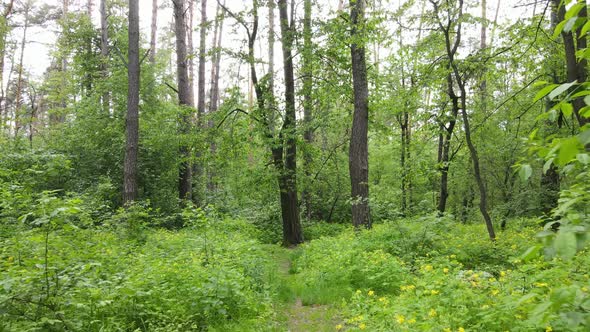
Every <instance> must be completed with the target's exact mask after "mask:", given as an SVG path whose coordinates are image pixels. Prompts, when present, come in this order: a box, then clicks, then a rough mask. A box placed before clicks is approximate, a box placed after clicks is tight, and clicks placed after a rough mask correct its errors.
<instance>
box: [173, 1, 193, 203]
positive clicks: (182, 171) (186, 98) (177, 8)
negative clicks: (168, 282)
mask: <svg viewBox="0 0 590 332" xmlns="http://www.w3.org/2000/svg"><path fill="white" fill-rule="evenodd" d="M172 3H173V5H174V30H175V33H176V70H177V85H178V103H179V105H180V107H181V108H182V111H181V112H182V114H181V116H180V133H181V134H182V136H184V137H183V138H182V140H183V141H185V140H186V136H187V135H188V134H189V132H190V127H191V113H192V112H191V109H192V108H193V107H194V103H193V99H192V94H191V92H190V82H189V76H188V57H187V46H186V25H185V13H186V10H185V2H184V0H173V1H172ZM180 158H181V162H180V167H179V183H178V192H179V198H180V199H181V200H190V199H191V195H192V167H191V162H190V149H189V146H188V144H186V143H185V142H182V143H181V144H180Z"/></svg>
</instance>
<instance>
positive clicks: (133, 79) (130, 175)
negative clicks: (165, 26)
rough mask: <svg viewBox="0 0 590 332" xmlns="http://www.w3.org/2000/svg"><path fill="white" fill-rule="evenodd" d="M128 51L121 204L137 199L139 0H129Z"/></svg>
mask: <svg viewBox="0 0 590 332" xmlns="http://www.w3.org/2000/svg"><path fill="white" fill-rule="evenodd" d="M128 35H129V51H128V61H127V63H128V67H127V77H128V80H129V83H128V90H127V117H126V121H125V131H126V137H127V140H126V144H125V166H124V185H123V204H124V205H128V204H129V203H131V202H133V201H135V200H137V196H138V194H137V193H138V188H137V187H138V186H137V170H138V165H137V155H138V150H139V70H140V68H139V0H129V32H128Z"/></svg>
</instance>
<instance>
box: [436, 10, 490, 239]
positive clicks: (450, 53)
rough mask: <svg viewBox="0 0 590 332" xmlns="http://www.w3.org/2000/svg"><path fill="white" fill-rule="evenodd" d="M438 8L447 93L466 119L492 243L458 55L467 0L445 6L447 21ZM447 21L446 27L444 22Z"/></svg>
mask: <svg viewBox="0 0 590 332" xmlns="http://www.w3.org/2000/svg"><path fill="white" fill-rule="evenodd" d="M430 2H431V3H432V5H433V7H434V14H435V16H436V21H437V23H438V26H439V29H440V31H441V32H442V33H443V35H444V38H445V48H446V53H447V54H446V56H447V61H448V66H447V69H448V70H449V73H448V74H447V93H448V95H449V98H451V101H452V104H453V105H452V107H453V113H454V112H459V111H460V112H461V116H462V119H463V129H464V131H465V141H466V142H467V147H468V148H469V154H470V157H471V161H472V163H473V173H474V177H475V181H476V183H477V186H478V188H479V210H480V212H481V214H482V216H483V218H484V221H485V224H486V228H487V230H488V235H489V237H490V239H491V240H494V239H495V238H496V235H495V232H494V226H493V224H492V220H491V217H490V215H489V212H488V207H487V191H486V188H485V184H484V180H483V177H482V175H481V168H480V162H479V156H478V154H477V150H476V148H475V145H474V144H473V140H472V137H471V127H470V124H469V116H468V115H467V88H466V81H465V75H464V73H461V71H460V69H459V65H458V64H457V59H456V53H457V50H458V48H459V44H460V43H461V33H462V30H461V26H462V20H463V0H458V2H457V3H456V4H453V5H450V4H449V3H446V4H445V9H446V17H447V18H446V19H443V18H441V16H440V15H441V7H440V5H439V3H438V2H437V1H435V0H430ZM445 21H446V25H445V24H444V23H443V22H445ZM455 86H457V87H458V88H459V94H457V93H456V92H455Z"/></svg>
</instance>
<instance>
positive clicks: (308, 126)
mask: <svg viewBox="0 0 590 332" xmlns="http://www.w3.org/2000/svg"><path fill="white" fill-rule="evenodd" d="M303 7H304V10H303V11H304V14H303V91H302V92H303V126H304V132H303V139H304V140H305V143H306V144H307V146H306V147H305V149H304V150H303V170H304V172H305V177H306V179H307V180H308V183H309V182H311V181H310V180H311V165H312V162H313V157H312V154H311V148H312V144H313V128H312V123H311V122H312V117H313V109H312V108H313V100H312V88H313V68H312V64H313V49H312V48H313V45H312V38H311V37H312V35H311V33H312V32H311V10H312V8H311V0H305V1H304V5H303ZM302 200H303V205H304V207H305V216H306V218H307V220H310V219H311V217H312V201H311V192H310V188H309V186H307V185H306V187H305V189H304V190H303V193H302Z"/></svg>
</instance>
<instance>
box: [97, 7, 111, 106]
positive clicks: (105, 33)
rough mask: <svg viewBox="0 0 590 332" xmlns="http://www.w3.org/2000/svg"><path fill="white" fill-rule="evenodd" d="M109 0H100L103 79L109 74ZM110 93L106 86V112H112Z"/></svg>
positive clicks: (104, 100) (103, 102)
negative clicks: (107, 3)
mask: <svg viewBox="0 0 590 332" xmlns="http://www.w3.org/2000/svg"><path fill="white" fill-rule="evenodd" d="M106 2H107V0H100V9H99V11H100V56H101V61H102V62H101V69H102V78H103V80H106V79H108V76H109V26H108V21H107V18H108V14H107V5H106ZM110 99H111V98H110V94H109V90H108V88H105V91H104V93H103V94H102V105H103V106H102V107H103V111H104V113H105V114H109V113H110V109H111V106H110V103H111V102H110Z"/></svg>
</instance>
